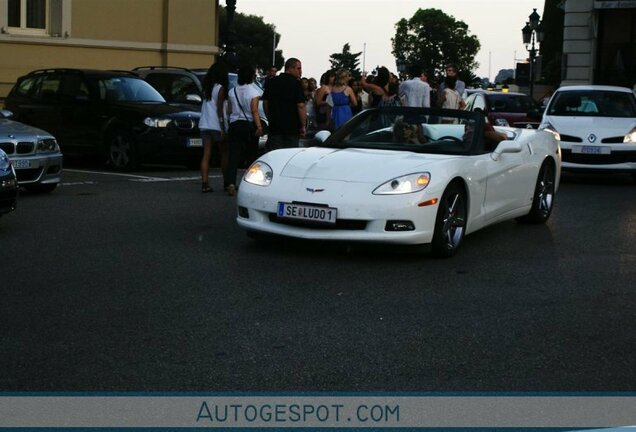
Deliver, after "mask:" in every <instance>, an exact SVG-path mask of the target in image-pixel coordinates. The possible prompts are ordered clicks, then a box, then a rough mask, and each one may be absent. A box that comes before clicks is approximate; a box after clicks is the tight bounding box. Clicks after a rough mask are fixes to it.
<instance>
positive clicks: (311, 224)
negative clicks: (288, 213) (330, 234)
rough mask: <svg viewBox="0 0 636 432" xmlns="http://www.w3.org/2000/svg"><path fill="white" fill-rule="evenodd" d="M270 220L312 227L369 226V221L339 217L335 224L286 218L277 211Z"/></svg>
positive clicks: (360, 229)
mask: <svg viewBox="0 0 636 432" xmlns="http://www.w3.org/2000/svg"><path fill="white" fill-rule="evenodd" d="M269 221H270V222H272V223H277V224H281V225H290V226H298V227H303V228H312V229H318V230H320V229H323V230H324V229H328V230H334V229H335V230H347V231H363V230H365V229H366V228H367V221H364V220H357V219H338V220H337V221H336V223H335V224H324V223H320V222H312V221H304V220H298V219H285V218H281V217H278V215H277V214H276V213H270V214H269Z"/></svg>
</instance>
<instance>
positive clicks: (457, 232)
mask: <svg viewBox="0 0 636 432" xmlns="http://www.w3.org/2000/svg"><path fill="white" fill-rule="evenodd" d="M467 214H468V212H467V206H466V192H465V191H464V188H462V187H461V186H460V185H459V184H457V183H451V184H450V185H449V186H448V187H447V188H446V190H445V191H444V194H443V195H442V199H441V200H440V202H439V207H438V208H437V217H436V219H435V231H434V233H433V241H432V243H431V252H432V253H433V256H435V257H438V258H448V257H451V256H453V255H455V253H457V249H458V248H459V245H460V244H461V242H462V240H463V239H464V234H465V233H466V220H467Z"/></svg>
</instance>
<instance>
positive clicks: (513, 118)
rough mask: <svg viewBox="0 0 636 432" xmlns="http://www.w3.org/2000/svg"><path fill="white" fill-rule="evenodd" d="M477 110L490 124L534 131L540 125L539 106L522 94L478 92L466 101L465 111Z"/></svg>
mask: <svg viewBox="0 0 636 432" xmlns="http://www.w3.org/2000/svg"><path fill="white" fill-rule="evenodd" d="M475 108H479V109H481V110H482V111H484V112H485V113H486V115H487V116H488V120H489V121H490V124H492V125H494V126H510V127H516V128H528V129H529V128H532V129H536V128H537V127H539V124H540V123H541V106H540V105H539V104H538V103H537V102H536V101H535V100H534V99H532V98H531V97H530V96H528V95H525V94H523V93H510V92H508V93H504V92H496V91H478V92H475V93H473V94H471V95H470V96H468V98H467V99H466V110H468V111H473V110H474V109H475Z"/></svg>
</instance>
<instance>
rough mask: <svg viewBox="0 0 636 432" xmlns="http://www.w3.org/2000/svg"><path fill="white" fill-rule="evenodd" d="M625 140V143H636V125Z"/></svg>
mask: <svg viewBox="0 0 636 432" xmlns="http://www.w3.org/2000/svg"><path fill="white" fill-rule="evenodd" d="M623 142H625V143H636V127H635V128H632V130H630V131H629V133H628V134H627V135H625V138H623Z"/></svg>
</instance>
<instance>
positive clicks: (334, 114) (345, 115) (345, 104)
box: [331, 91, 353, 129]
mask: <svg viewBox="0 0 636 432" xmlns="http://www.w3.org/2000/svg"><path fill="white" fill-rule="evenodd" d="M331 100H332V101H333V108H332V109H331V119H332V120H333V127H334V129H338V128H339V127H340V126H342V125H343V124H344V123H345V122H347V121H348V120H349V119H350V118H351V117H353V114H352V112H351V106H350V105H349V96H347V95H346V94H345V92H344V91H341V92H339V93H335V92H331Z"/></svg>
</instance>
